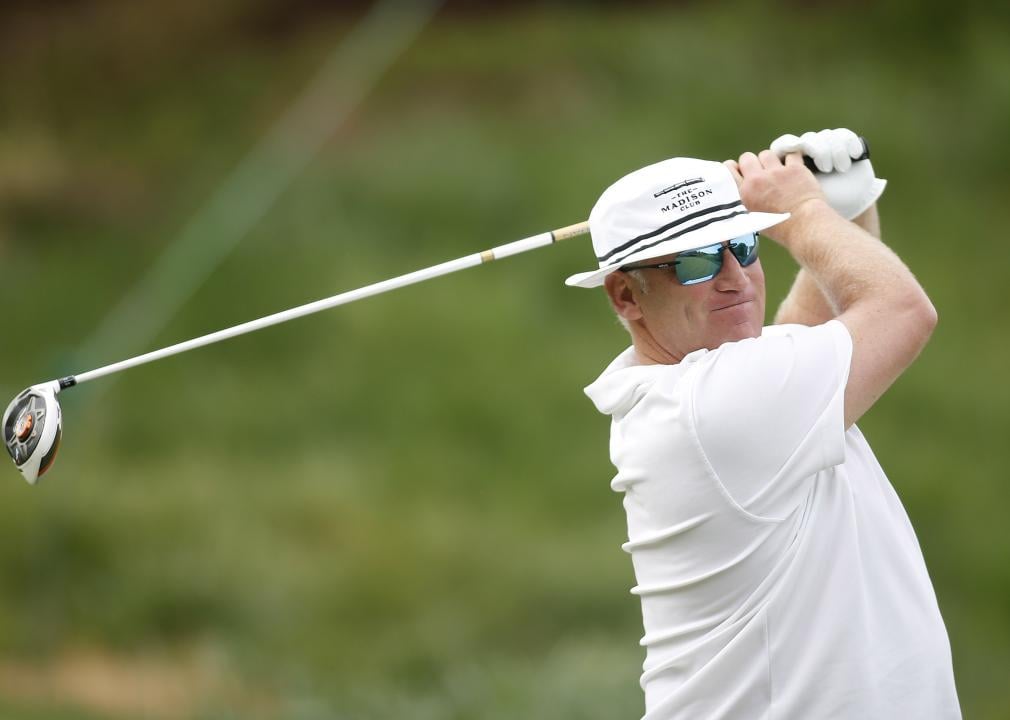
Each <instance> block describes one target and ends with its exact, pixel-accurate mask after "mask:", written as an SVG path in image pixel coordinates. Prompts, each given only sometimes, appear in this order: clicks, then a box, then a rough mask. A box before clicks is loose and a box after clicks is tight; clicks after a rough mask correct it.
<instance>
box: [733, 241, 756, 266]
mask: <svg viewBox="0 0 1010 720" xmlns="http://www.w3.org/2000/svg"><path fill="white" fill-rule="evenodd" d="M729 249H730V251H731V252H732V253H733V255H735V256H736V259H737V260H738V261H739V262H740V264H741V265H742V266H744V267H747V266H748V265H750V264H751V263H753V262H754V261H755V260H757V256H758V236H757V233H750V234H748V235H741V236H740V237H738V238H733V239H732V240H730V242H729Z"/></svg>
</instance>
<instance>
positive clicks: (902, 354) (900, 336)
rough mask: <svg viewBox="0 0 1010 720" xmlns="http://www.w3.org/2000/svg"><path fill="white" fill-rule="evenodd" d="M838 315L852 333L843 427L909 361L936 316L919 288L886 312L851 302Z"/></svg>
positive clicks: (869, 404) (856, 417)
mask: <svg viewBox="0 0 1010 720" xmlns="http://www.w3.org/2000/svg"><path fill="white" fill-rule="evenodd" d="M838 320H839V321H841V322H842V323H843V324H844V325H845V327H846V328H848V331H849V334H850V335H851V336H852V363H851V368H850V370H849V381H848V383H847V384H846V387H845V427H846V428H848V427H849V426H850V425H852V424H853V423H855V422H856V421H857V420H859V418H861V417H862V416H863V414H864V413H865V412H866V411H867V410H869V409H870V408H871V407H873V404H874V403H875V402H876V401H877V400H878V399H880V396H881V395H883V394H884V392H885V391H886V390H887V388H889V387H890V386H891V385H892V384H893V383H894V381H895V380H897V379H898V376H899V375H901V373H902V372H904V371H905V369H906V368H907V367H908V366H909V365H911V364H912V361H913V360H915V358H916V356H918V354H919V352H920V351H921V350H922V348H923V347H924V346H925V344H926V341H928V340H929V336H930V335H931V334H932V332H933V328H934V327H936V321H937V316H936V310H935V309H934V308H933V305H932V303H930V301H929V299H928V298H927V297H926V295H925V293H922V291H921V290H920V291H919V295H917V296H914V297H909V298H907V299H906V302H904V303H902V304H901V305H900V306H897V307H892V308H887V310H886V314H885V310H884V309H882V308H881V307H880V306H879V304H877V303H857V304H854V305H853V306H852V307H850V308H849V309H847V310H846V311H845V312H843V313H842V314H841V315H839V316H838Z"/></svg>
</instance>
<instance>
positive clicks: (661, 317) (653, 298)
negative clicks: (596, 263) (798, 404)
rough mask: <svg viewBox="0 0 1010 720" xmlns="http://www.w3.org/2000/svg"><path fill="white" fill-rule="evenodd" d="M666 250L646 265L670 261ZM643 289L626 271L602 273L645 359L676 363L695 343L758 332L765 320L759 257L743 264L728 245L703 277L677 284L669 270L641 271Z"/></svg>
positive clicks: (708, 343)
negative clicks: (712, 274) (719, 264)
mask: <svg viewBox="0 0 1010 720" xmlns="http://www.w3.org/2000/svg"><path fill="white" fill-rule="evenodd" d="M675 258H676V255H669V256H666V257H663V258H657V259H655V260H649V261H648V264H650V265H652V264H659V263H663V262H670V261H672V260H674V259H675ZM639 272H641V273H643V274H644V276H645V278H646V280H647V290H648V292H644V293H643V292H642V290H641V288H640V287H639V285H638V282H637V281H636V280H635V279H634V278H633V277H631V276H630V275H629V274H628V273H625V272H621V271H617V272H614V273H611V274H610V275H608V276H607V279H606V282H605V286H606V289H607V294H608V296H609V297H610V301H611V304H612V305H613V306H614V309H615V310H616V311H617V313H618V314H619V315H620V316H621V317H623V318H624V319H625V320H627V321H628V324H629V326H630V329H631V334H632V339H633V341H634V344H635V349H636V350H637V351H638V354H639V355H640V356H641V358H642V360H643V361H645V362H653V363H667V364H670V363H677V362H680V361H681V359H683V357H684V356H685V355H687V354H688V353H690V352H692V351H694V350H698V349H700V348H708V349H710V350H712V349H715V348H717V347H719V346H720V345H722V344H723V343H726V342H732V341H734V340H743V339H744V338H752V337H758V336H759V335H760V334H761V327H762V325H763V324H764V313H765V278H764V271H763V270H762V268H761V261H760V260H756V261H755V262H753V263H752V264H750V265H748V266H747V267H742V266H741V265H740V262H739V261H738V260H737V259H736V257H735V256H734V255H733V254H732V253H731V252H729V251H728V250H725V251H723V254H722V269H721V270H720V271H719V273H718V274H717V275H716V276H715V277H714V278H712V279H711V280H707V281H705V282H700V283H697V284H695V285H681V284H680V283H679V282H678V281H677V279H676V277H675V275H674V274H673V270H672V268H671V269H655V268H652V269H646V270H640V271H639Z"/></svg>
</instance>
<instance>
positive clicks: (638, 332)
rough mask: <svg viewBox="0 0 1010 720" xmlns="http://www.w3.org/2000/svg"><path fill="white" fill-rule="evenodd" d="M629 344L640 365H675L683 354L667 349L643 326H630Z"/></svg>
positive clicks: (681, 358) (682, 357)
mask: <svg viewBox="0 0 1010 720" xmlns="http://www.w3.org/2000/svg"><path fill="white" fill-rule="evenodd" d="M631 344H632V345H633V346H634V347H635V356H636V357H637V358H638V362H639V363H641V364H642V365H676V364H677V363H679V362H680V361H681V360H683V359H684V355H683V354H680V353H677V352H674V351H671V350H668V349H667V348H665V347H663V345H662V344H661V343H660V342H659V341H658V340H656V338H655V337H654V336H653V334H652V333H650V332H649V331H648V329H646V328H645V327H644V326H639V325H632V326H631Z"/></svg>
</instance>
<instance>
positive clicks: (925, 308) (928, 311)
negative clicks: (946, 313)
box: [911, 289, 939, 350]
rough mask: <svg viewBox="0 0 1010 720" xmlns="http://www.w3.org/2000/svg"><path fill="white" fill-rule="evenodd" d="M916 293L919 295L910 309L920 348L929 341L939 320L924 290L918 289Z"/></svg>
mask: <svg viewBox="0 0 1010 720" xmlns="http://www.w3.org/2000/svg"><path fill="white" fill-rule="evenodd" d="M918 295H919V297H918V298H916V301H915V302H914V303H913V305H912V309H911V318H912V322H911V324H912V326H913V327H914V329H915V335H916V336H917V337H918V339H919V349H920V350H921V349H922V348H923V347H925V346H926V343H927V342H929V338H930V337H932V335H933V331H934V330H935V329H936V324H937V322H938V321H939V315H938V314H937V312H936V307H935V306H934V305H933V303H932V301H931V300H930V299H929V297H928V296H927V295H926V293H925V292H924V291H922V290H921V289H920V290H919V293H918Z"/></svg>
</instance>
